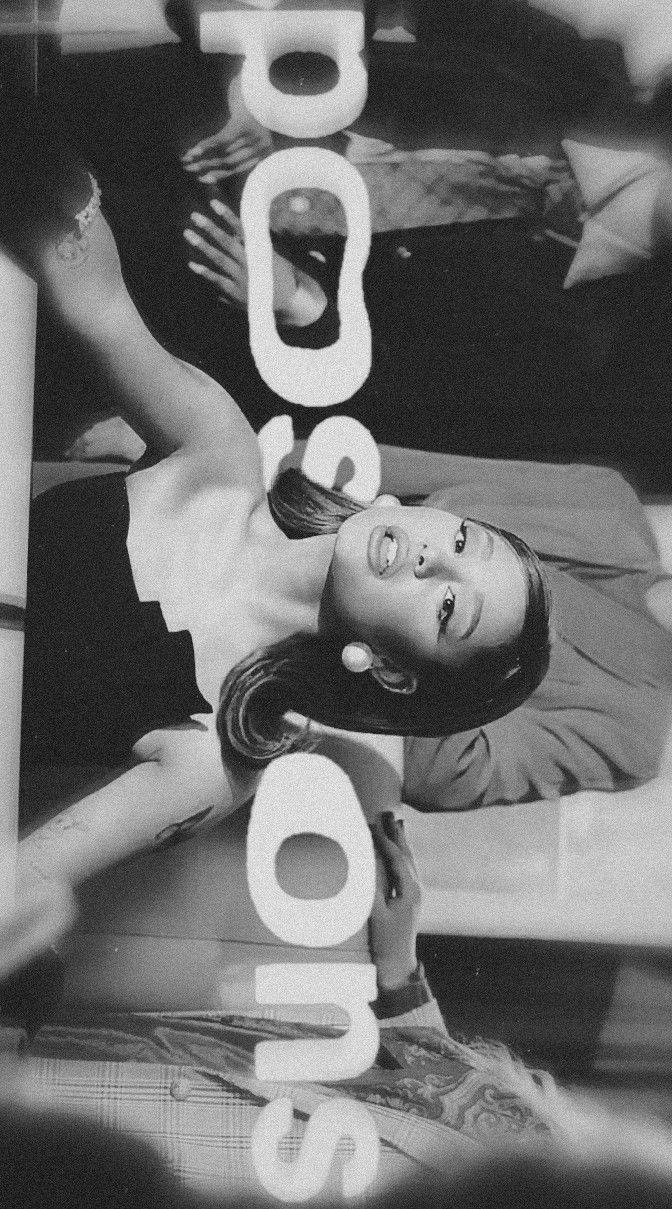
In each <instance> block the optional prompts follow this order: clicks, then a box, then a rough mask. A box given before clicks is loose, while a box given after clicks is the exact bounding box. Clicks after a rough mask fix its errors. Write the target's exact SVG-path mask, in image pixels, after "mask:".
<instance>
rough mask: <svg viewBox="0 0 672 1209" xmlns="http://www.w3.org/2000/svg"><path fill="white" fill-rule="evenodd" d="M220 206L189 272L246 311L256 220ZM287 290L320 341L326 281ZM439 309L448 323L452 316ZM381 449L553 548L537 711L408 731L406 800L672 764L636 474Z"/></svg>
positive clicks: (279, 292) (452, 507)
mask: <svg viewBox="0 0 672 1209" xmlns="http://www.w3.org/2000/svg"><path fill="white" fill-rule="evenodd" d="M211 206H212V209H213V210H214V212H215V214H217V216H218V218H219V219H220V220H222V221H221V223H220V224H219V225H218V224H216V223H215V222H213V221H212V219H210V218H208V217H206V215H205V214H201V213H194V214H192V216H191V222H192V224H193V225H192V226H191V227H189V228H188V229H187V230H186V231H185V238H186V239H187V241H188V243H189V244H190V246H191V248H192V249H193V252H194V254H195V255H197V256H198V257H199V260H197V261H192V262H191V264H190V268H191V269H192V270H193V271H194V272H195V273H197V274H199V275H200V276H202V277H204V278H205V279H206V280H207V281H209V282H212V284H213V285H215V286H216V287H217V289H218V291H219V292H220V297H221V298H222V299H223V300H224V301H227V302H229V303H231V304H232V305H234V306H236V307H239V308H244V307H245V306H246V303H247V267H246V259H245V249H244V246H243V238H242V229H241V225H240V222H239V220H238V219H237V218H236V216H235V215H234V214H233V212H232V211H231V210H230V209H228V207H226V206H224V205H223V204H222V203H221V202H220V201H218V200H213V201H212V202H211ZM313 263H314V264H316V263H317V262H313ZM312 271H313V272H315V274H316V276H317V275H318V274H319V273H320V270H319V268H316V269H314V270H312ZM274 285H275V299H274V305H275V307H276V315H277V318H278V322H282V323H283V324H284V325H290V326H291V327H295V328H301V329H302V330H301V332H300V336H301V340H303V339H304V330H303V325H305V324H308V325H309V326H308V329H307V330H308V333H310V331H311V325H312V328H313V332H312V335H309V336H308V340H312V341H313V342H314V341H315V339H316V335H315V331H316V329H318V328H319V327H320V323H319V322H317V323H316V322H315V320H316V319H318V320H319V318H320V316H321V315H323V314H326V313H327V309H328V308H329V306H330V304H329V299H328V297H327V295H326V294H325V292H324V291H323V290H322V288H321V286H320V283H319V282H318V281H317V280H316V277H311V276H310V275H309V273H308V272H304V271H299V270H297V269H296V268H295V266H294V265H292V264H290V263H289V262H288V261H287V260H285V259H283V258H282V257H280V256H277V255H276V257H275V261H274ZM331 309H333V308H331ZM435 318H436V321H437V323H439V322H440V320H441V315H440V314H439V313H438V312H437V315H436V316H435ZM330 322H331V321H330ZM437 330H438V329H437ZM381 457H382V478H383V483H384V485H385V488H384V489H388V490H390V489H391V490H393V491H396V492H398V493H399V494H401V495H403V496H406V495H409V494H411V493H412V496H413V497H414V498H416V499H419V498H421V496H423V497H426V498H425V499H424V502H425V503H426V504H429V505H430V506H431V507H432V508H439V509H446V511H448V512H451V513H458V514H461V515H468V516H472V517H478V519H479V521H480V522H481V523H483V522H485V523H487V522H490V523H493V522H495V523H497V524H498V525H499V524H505V525H506V527H507V529H510V530H513V531H515V532H516V533H518V534H519V535H521V536H522V537H523V538H524V539H525V541H526V542H527V543H528V544H529V545H530V546H531V547H532V549H534V550H535V552H536V553H537V554H538V555H539V557H540V559H541V561H542V564H543V566H544V568H545V570H546V573H547V575H548V579H549V582H550V584H551V588H552V592H553V601H554V608H553V629H554V641H553V650H552V653H551V659H550V666H549V671H548V673H547V675H546V676H545V677H544V680H543V683H542V684H541V685H540V686H539V688H538V689H536V690H535V692H534V693H533V694H531V696H530V697H529V698H528V700H527V701H526V703H525V704H524V706H522V708H520V709H517V710H515V712H512V713H509V714H507V715H506V716H502V717H500V718H499V719H497V720H495V721H492V722H490V723H488V724H486V725H485V726H478V727H474V728H472V729H469V730H465V729H462V730H460V731H459V733H453V734H452V735H450V736H447V737H440V738H427V737H424V738H417V737H409V738H408V739H407V741H406V743H405V745H404V785H403V799H404V801H405V802H406V803H408V804H409V805H412V806H414V807H416V808H417V809H419V810H440V811H443V810H464V809H473V808H474V807H479V806H491V805H504V804H510V803H518V802H526V801H527V802H533V801H538V800H540V799H554V798H558V797H560V796H562V795H565V794H571V793H575V792H577V791H579V790H582V789H591V790H623V789H629V788H632V787H633V786H635V785H639V784H643V783H645V782H647V781H650V780H652V779H653V778H655V777H657V776H658V775H659V774H660V773H661V771H663V770H664V769H665V768H668V769H669V750H670V734H671V733H672V731H671V727H672V634H671V632H670V631H671V630H672V583H671V581H670V576H669V575H667V574H665V572H664V570H663V566H662V565H661V557H660V553H659V549H658V546H657V542H656V539H655V537H654V534H653V532H652V529H651V525H650V523H649V519H648V517H647V515H646V513H645V510H644V508H643V507H642V505H641V503H640V501H639V499H638V498H637V496H636V494H635V492H634V491H633V489H632V488H631V487H630V486H629V485H628V483H627V482H626V481H625V480H624V479H623V477H622V476H621V475H620V474H618V473H617V472H616V471H614V470H610V469H607V468H606V467H601V466H600V467H596V466H587V465H572V464H570V465H561V464H554V463H534V462H524V461H506V460H504V461H502V460H499V459H497V460H492V459H481V458H473V457H462V456H460V455H457V454H454V453H451V454H449V455H448V454H431V453H418V452H414V451H408V450H398V449H394V448H391V447H386V446H383V447H382V448H381ZM668 565H669V563H668Z"/></svg>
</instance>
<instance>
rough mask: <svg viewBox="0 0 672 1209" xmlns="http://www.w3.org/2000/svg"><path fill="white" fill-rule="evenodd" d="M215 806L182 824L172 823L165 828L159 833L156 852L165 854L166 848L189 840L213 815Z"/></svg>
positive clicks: (191, 816)
mask: <svg viewBox="0 0 672 1209" xmlns="http://www.w3.org/2000/svg"><path fill="white" fill-rule="evenodd" d="M213 810H214V806H206V808H205V810H199V811H198V812H197V813H196V814H191V815H190V816H189V818H188V819H182V821H181V822H180V823H170V824H169V826H168V827H164V828H163V829H162V830H161V831H159V833H158V835H157V836H156V838H155V840H154V851H155V852H163V851H164V849H166V848H174V847H175V845H176V844H181V843H182V841H183V840H188V839H190V837H191V836H192V835H193V834H194V832H195V831H196V830H197V829H198V827H199V824H200V823H202V822H204V820H205V819H207V817H208V815H209V814H212V811H213Z"/></svg>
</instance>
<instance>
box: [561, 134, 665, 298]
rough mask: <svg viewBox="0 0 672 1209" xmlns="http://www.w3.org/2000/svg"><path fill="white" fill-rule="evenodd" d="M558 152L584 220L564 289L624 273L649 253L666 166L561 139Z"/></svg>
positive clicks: (646, 156)
mask: <svg viewBox="0 0 672 1209" xmlns="http://www.w3.org/2000/svg"><path fill="white" fill-rule="evenodd" d="M562 147H563V150H564V152H565V155H566V156H567V159H568V160H569V163H570V165H571V168H572V171H573V173H574V176H575V177H576V180H577V183H578V185H579V188H580V190H581V194H582V197H583V201H584V204H585V209H586V214H585V216H584V219H583V233H582V236H581V242H580V244H579V248H578V251H577V253H576V256H575V257H574V259H573V261H572V263H571V265H570V268H569V272H568V274H567V276H566V278H565V283H564V285H565V289H569V288H570V287H571V286H573V285H576V284H577V283H579V282H584V281H595V280H597V278H598V277H610V276H614V275H615V274H617V273H627V272H630V271H631V270H632V269H635V268H637V267H638V266H639V265H641V264H642V262H643V261H645V260H649V259H650V258H651V256H652V255H653V252H654V248H655V242H656V239H655V235H656V230H655V227H656V221H657V219H658V217H659V215H658V201H659V195H661V194H663V193H664V192H665V191H666V190H667V189H669V188H670V184H671V183H672V170H671V167H670V164H669V163H668V162H667V160H665V159H663V158H662V157H660V158H659V157H658V156H655V155H652V154H650V153H649V152H646V151H633V150H619V149H616V148H612V147H595V146H590V145H588V144H586V143H577V142H574V141H573V140H572V139H565V140H564V141H563V144H562Z"/></svg>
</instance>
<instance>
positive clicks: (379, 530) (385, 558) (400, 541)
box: [367, 525, 408, 579]
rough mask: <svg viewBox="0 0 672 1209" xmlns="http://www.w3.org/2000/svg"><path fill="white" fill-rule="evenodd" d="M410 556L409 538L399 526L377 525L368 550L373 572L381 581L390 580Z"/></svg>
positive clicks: (368, 558)
mask: <svg viewBox="0 0 672 1209" xmlns="http://www.w3.org/2000/svg"><path fill="white" fill-rule="evenodd" d="M407 555H408V536H407V534H406V533H405V532H404V530H403V529H400V528H399V526H398V525H387V526H385V525H377V526H376V528H375V529H373V530H372V533H371V536H370V538H369V545H368V549H367V560H368V563H369V566H370V568H371V570H372V571H373V572H374V573H375V574H376V575H377V576H378V577H379V578H380V579H389V577H390V576H391V575H395V574H396V573H397V571H399V570H400V568H401V567H402V566H403V565H404V563H405V561H406V557H407Z"/></svg>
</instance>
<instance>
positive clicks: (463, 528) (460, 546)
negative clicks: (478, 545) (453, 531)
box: [455, 521, 467, 554]
mask: <svg viewBox="0 0 672 1209" xmlns="http://www.w3.org/2000/svg"><path fill="white" fill-rule="evenodd" d="M466 544H467V522H466V521H462V524H461V525H460V527H459V529H458V531H457V537H456V538H455V553H456V554H461V553H462V551H463V550H464V547H465V546H466Z"/></svg>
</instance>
